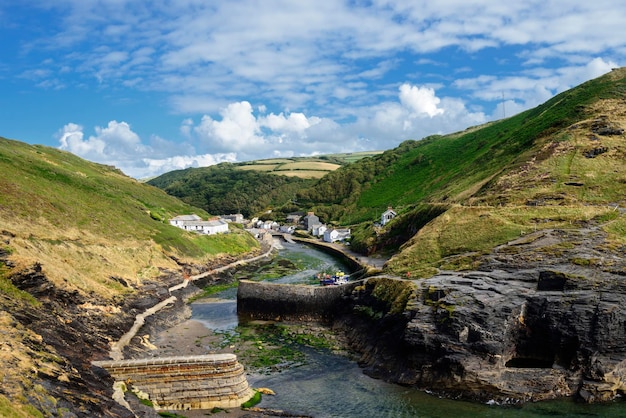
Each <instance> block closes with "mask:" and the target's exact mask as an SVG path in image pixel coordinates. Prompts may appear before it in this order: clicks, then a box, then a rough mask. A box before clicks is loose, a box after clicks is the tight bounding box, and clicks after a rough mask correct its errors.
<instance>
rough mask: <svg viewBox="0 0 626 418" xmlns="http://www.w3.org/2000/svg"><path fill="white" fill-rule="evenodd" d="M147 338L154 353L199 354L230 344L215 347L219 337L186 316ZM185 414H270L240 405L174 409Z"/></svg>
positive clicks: (230, 417)
mask: <svg viewBox="0 0 626 418" xmlns="http://www.w3.org/2000/svg"><path fill="white" fill-rule="evenodd" d="M149 340H150V343H149V344H150V345H151V346H150V347H149V348H150V349H151V350H150V352H151V355H153V356H155V357H167V356H187V355H190V356H191V355H203V354H209V353H232V352H233V351H234V347H225V348H222V349H218V348H216V347H219V343H220V342H221V337H220V336H218V335H216V334H215V333H214V332H213V331H212V330H210V329H209V328H207V327H206V326H205V325H204V323H202V322H201V321H197V320H194V319H188V320H186V321H184V322H181V323H180V324H178V325H176V326H174V327H172V328H169V329H166V330H164V331H161V332H160V333H158V334H157V335H156V336H153V337H152V338H150V339H149ZM174 412H176V413H177V414H179V415H181V416H184V417H187V418H206V417H207V416H211V417H216V418H222V417H223V418H257V417H266V418H267V417H271V415H263V414H262V413H257V412H251V411H244V410H242V409H240V408H233V409H228V410H225V411H221V412H216V413H211V411H208V410H194V411H174Z"/></svg>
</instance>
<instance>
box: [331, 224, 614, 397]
mask: <svg viewBox="0 0 626 418" xmlns="http://www.w3.org/2000/svg"><path fill="white" fill-rule="evenodd" d="M602 243H603V235H602V233H601V232H599V231H596V230H583V231H571V232H566V231H540V232H537V233H536V234H535V235H534V236H532V237H528V236H527V237H524V238H523V239H520V240H519V241H517V242H512V243H509V244H508V245H505V246H502V247H499V248H497V249H496V250H495V251H494V252H493V253H492V254H490V255H489V256H486V257H484V260H483V263H482V266H481V270H480V271H471V272H463V273H452V272H450V273H447V272H442V273H441V274H438V275H436V276H434V277H432V278H430V279H427V280H421V281H411V282H408V281H407V282H406V283H411V284H412V286H413V291H412V293H411V294H410V297H409V298H404V297H403V296H402V295H403V294H404V295H406V294H407V292H406V291H404V293H402V292H399V291H396V292H395V293H394V292H391V293H390V292H389V291H387V293H384V292H383V291H382V289H383V288H387V289H389V288H392V287H396V288H397V287H398V285H397V280H393V279H380V278H379V279H370V281H369V282H368V283H367V284H366V285H365V286H362V287H361V288H359V289H357V291H355V292H353V294H352V296H351V298H350V299H349V301H347V302H348V304H349V306H350V307H349V309H348V312H349V313H347V314H346V315H344V316H343V317H342V318H341V319H340V320H339V321H338V322H337V324H340V325H339V326H340V327H342V328H343V329H344V330H345V331H346V332H347V333H348V335H349V336H350V339H351V341H352V344H353V348H354V349H355V350H356V351H358V352H360V353H361V359H360V361H361V364H362V365H363V366H364V367H365V368H366V372H367V373H369V374H371V375H373V376H375V377H380V378H384V379H386V380H389V381H393V382H398V383H402V384H407V385H415V386H419V387H422V388H425V389H430V390H435V391H439V392H441V393H447V394H449V395H453V396H463V397H467V398H473V399H480V400H483V401H486V400H492V399H493V400H496V401H509V402H515V401H527V400H542V399H550V398H556V397H564V396H577V397H580V398H582V399H584V400H586V401H588V402H593V401H603V400H609V399H612V398H614V397H615V396H616V395H618V394H621V393H623V392H625V391H626V265H625V262H624V259H623V258H622V257H621V255H620V254H623V251H624V249H623V248H613V249H607V248H605V247H604V246H603V245H602ZM548 248H550V249H551V251H548V250H547V249H548ZM573 261H574V262H573ZM390 283H391V285H390ZM401 296H402V297H401ZM403 298H404V299H403ZM393 303H396V306H395V308H394V307H393ZM398 304H400V305H402V306H403V308H402V309H399V308H398V306H399V305H398Z"/></svg>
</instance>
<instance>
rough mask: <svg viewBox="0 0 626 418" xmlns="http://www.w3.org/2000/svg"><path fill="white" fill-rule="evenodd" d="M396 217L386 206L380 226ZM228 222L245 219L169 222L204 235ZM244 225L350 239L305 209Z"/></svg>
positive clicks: (191, 218)
mask: <svg viewBox="0 0 626 418" xmlns="http://www.w3.org/2000/svg"><path fill="white" fill-rule="evenodd" d="M396 216H397V214H396V212H395V211H394V210H393V209H392V208H391V207H388V208H387V210H386V211H385V212H383V214H382V215H381V218H380V225H381V226H385V225H386V224H387V223H389V222H390V221H391V220H392V219H393V218H395V217H396ZM230 222H236V223H246V222H247V221H246V220H245V219H244V217H243V215H241V214H233V215H222V216H221V217H219V218H218V217H216V218H212V219H209V220H206V221H205V220H202V218H201V217H199V216H198V215H195V214H193V215H179V216H176V217H174V218H172V219H170V224H171V225H173V226H176V227H178V228H182V229H184V230H186V231H193V232H197V233H200V234H207V235H213V234H222V233H226V232H228V224H229V223H230ZM247 228H248V230H249V231H251V232H253V233H254V231H257V233H254V234H255V236H258V235H259V232H258V231H277V232H280V233H283V234H293V233H294V232H295V231H296V229H303V230H305V231H307V232H308V233H309V234H311V235H313V236H315V237H319V238H321V239H322V240H324V241H325V242H346V241H348V240H349V239H350V238H351V233H350V229H345V228H333V227H329V226H327V225H325V224H323V223H322V222H320V218H319V217H318V216H316V215H315V213H314V212H308V213H307V214H306V215H305V216H303V215H302V214H301V213H300V214H298V213H294V214H290V215H288V216H287V219H286V223H285V224H283V225H281V224H279V223H278V222H276V221H272V220H269V221H263V220H259V219H258V218H255V219H252V220H251V221H250V222H248V224H247Z"/></svg>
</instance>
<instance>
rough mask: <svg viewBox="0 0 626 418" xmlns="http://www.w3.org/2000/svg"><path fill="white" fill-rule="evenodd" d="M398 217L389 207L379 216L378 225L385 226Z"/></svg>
mask: <svg viewBox="0 0 626 418" xmlns="http://www.w3.org/2000/svg"><path fill="white" fill-rule="evenodd" d="M396 216H398V214H397V213H396V212H395V211H394V210H393V209H392V208H391V206H389V207H388V208H387V210H386V211H384V212H383V214H382V215H381V216H380V224H381V225H382V226H385V225H387V224H388V223H389V221H391V220H392V219H393V218H395V217H396Z"/></svg>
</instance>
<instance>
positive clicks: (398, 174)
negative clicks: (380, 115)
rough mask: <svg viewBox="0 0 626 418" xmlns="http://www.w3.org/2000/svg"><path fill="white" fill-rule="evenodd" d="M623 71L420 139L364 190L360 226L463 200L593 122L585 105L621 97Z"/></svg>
mask: <svg viewBox="0 0 626 418" xmlns="http://www.w3.org/2000/svg"><path fill="white" fill-rule="evenodd" d="M623 73H624V71H623V70H619V71H615V72H614V73H612V74H609V75H607V76H605V77H603V78H600V79H596V80H592V81H590V82H587V83H585V84H583V85H581V86H579V87H577V88H575V89H572V90H569V91H566V92H564V93H561V94H559V95H558V96H556V97H554V98H552V99H551V100H549V101H547V102H546V103H544V104H543V105H540V106H538V107H536V108H534V109H531V110H529V111H526V112H523V113H521V114H518V115H516V116H513V117H511V118H508V119H505V120H502V121H498V122H494V123H491V124H489V125H487V126H484V127H476V128H471V129H468V130H466V131H464V132H460V133H457V134H453V135H447V136H443V137H434V138H431V139H426V140H424V141H420V142H419V143H418V144H417V146H415V147H413V148H412V149H411V150H410V151H408V152H406V153H404V154H403V155H402V156H401V157H400V159H399V160H398V161H397V162H395V163H394V164H392V165H390V166H389V167H388V169H387V170H386V171H385V172H383V173H381V174H380V175H379V176H378V177H377V178H376V179H375V180H374V181H373V182H372V184H371V187H369V188H367V189H366V190H364V191H363V192H362V193H361V195H360V198H359V199H358V202H357V205H356V211H355V213H356V216H361V217H362V218H361V219H359V218H358V217H355V215H354V214H350V215H348V216H347V217H346V219H345V221H347V222H348V223H350V222H358V221H360V220H364V218H365V217H367V218H369V219H372V217H373V216H375V215H374V213H377V211H380V210H381V209H383V210H384V208H386V207H387V205H393V206H394V207H399V206H403V205H411V204H414V203H416V202H420V201H437V202H440V201H446V202H463V201H465V200H466V199H467V198H468V197H469V196H470V195H471V194H473V193H475V192H476V191H477V190H478V189H479V188H480V187H481V186H482V185H483V184H484V183H485V182H487V181H489V180H490V179H491V178H492V177H494V176H497V175H499V174H500V173H502V172H504V171H505V170H510V169H511V168H512V167H514V165H515V164H521V163H523V162H525V161H527V160H528V159H529V158H531V157H532V156H533V155H535V154H537V153H538V152H539V150H540V149H541V148H542V147H543V145H544V144H546V143H548V142H552V141H553V140H554V139H555V137H556V136H559V135H561V138H559V139H558V140H562V139H565V138H563V137H562V136H563V132H562V130H563V129H564V128H566V127H567V126H569V125H571V124H573V123H574V122H576V121H578V120H581V119H584V118H587V117H589V115H585V106H588V105H590V104H591V103H593V102H595V100H597V99H598V98H610V97H615V96H616V95H617V96H621V94H622V93H623V92H624V91H625V89H626V87H625V85H624V81H623V78H622V77H623Z"/></svg>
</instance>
